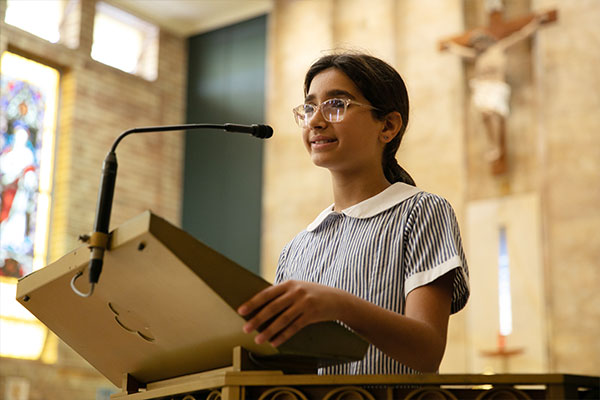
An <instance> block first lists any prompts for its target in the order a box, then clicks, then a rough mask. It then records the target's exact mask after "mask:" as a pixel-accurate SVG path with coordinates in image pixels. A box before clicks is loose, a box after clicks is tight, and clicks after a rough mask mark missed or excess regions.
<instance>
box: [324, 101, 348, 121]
mask: <svg viewBox="0 0 600 400" xmlns="http://www.w3.org/2000/svg"><path fill="white" fill-rule="evenodd" d="M322 110H323V116H324V117H325V119H326V120H327V121H329V122H340V121H341V120H343V119H344V113H345V111H346V103H345V102H344V100H341V99H331V100H327V101H326V102H324V103H323V107H322Z"/></svg>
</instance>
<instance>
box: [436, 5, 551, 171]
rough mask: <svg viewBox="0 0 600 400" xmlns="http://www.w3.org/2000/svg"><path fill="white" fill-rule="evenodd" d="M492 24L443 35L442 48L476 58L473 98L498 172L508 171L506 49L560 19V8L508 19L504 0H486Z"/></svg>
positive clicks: (493, 168) (487, 157)
mask: <svg viewBox="0 0 600 400" xmlns="http://www.w3.org/2000/svg"><path fill="white" fill-rule="evenodd" d="M486 9H487V10H488V11H489V24H488V26H484V27H479V28H475V29H471V30H469V31H467V32H465V33H463V34H461V35H459V36H453V37H450V38H446V39H442V40H441V41H440V42H439V46H440V50H441V51H450V52H452V53H454V54H457V55H459V56H461V57H462V58H464V59H467V60H470V61H472V62H474V76H473V78H471V79H470V80H469V87H470V89H471V100H472V102H473V105H474V107H475V109H476V110H477V111H478V112H479V114H480V115H481V118H482V122H483V125H484V127H485V131H486V137H487V139H488V143H489V150H488V151H487V152H486V159H487V160H488V161H489V162H490V165H491V170H492V173H493V174H494V175H500V174H503V173H505V172H506V168H507V165H506V164H507V161H506V119H507V118H508V116H509V113H510V108H509V102H510V91H511V89H510V86H509V85H508V84H507V83H506V61H507V55H506V51H507V49H508V48H509V47H511V46H512V45H514V44H516V43H518V42H520V41H521V40H524V39H526V38H527V37H529V36H531V35H533V34H534V33H535V32H536V31H537V30H538V28H539V27H540V25H541V24H546V23H549V22H553V21H556V19H557V11H556V10H551V11H547V12H543V13H532V14H529V15H525V16H523V17H520V18H516V19H513V20H509V21H505V20H504V18H503V17H502V2H501V1H500V0H486Z"/></svg>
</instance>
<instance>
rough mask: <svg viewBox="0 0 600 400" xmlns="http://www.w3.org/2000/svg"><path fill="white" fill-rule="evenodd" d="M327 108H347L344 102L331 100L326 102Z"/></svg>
mask: <svg viewBox="0 0 600 400" xmlns="http://www.w3.org/2000/svg"><path fill="white" fill-rule="evenodd" d="M326 106H327V107H331V108H335V109H343V108H344V106H345V103H344V100H342V99H331V100H327V101H326Z"/></svg>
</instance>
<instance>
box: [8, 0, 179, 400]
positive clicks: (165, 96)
mask: <svg viewBox="0 0 600 400" xmlns="http://www.w3.org/2000/svg"><path fill="white" fill-rule="evenodd" d="M5 9H6V1H5V0H0V21H1V22H0V32H1V33H0V52H3V51H6V50H9V51H11V52H14V53H17V54H20V55H22V56H25V57H28V58H31V59H34V60H36V61H39V62H42V63H46V64H48V65H50V66H52V67H56V68H58V69H59V70H60V72H61V84H60V103H59V118H58V129H57V136H56V142H55V170H54V186H53V203H52V215H51V227H50V238H49V245H48V246H49V247H48V253H49V260H48V261H49V262H51V261H54V260H55V259H57V258H59V257H60V256H62V255H64V254H65V253H67V252H69V251H71V250H72V249H74V248H75V247H77V246H79V244H78V242H77V237H78V235H79V234H82V233H87V232H90V231H91V230H92V225H93V220H94V214H95V208H96V197H97V193H98V186H99V182H100V174H101V167H102V161H103V159H104V157H105V155H106V153H107V152H108V150H109V149H110V146H111V144H112V143H113V141H114V139H116V137H117V136H118V135H119V134H120V133H121V132H123V131H125V130H127V129H130V128H134V127H138V126H148V125H161V124H178V123H183V122H184V118H185V86H186V74H187V68H186V67H187V44H186V43H187V42H186V40H185V39H183V38H180V37H177V36H174V35H172V34H170V33H168V32H164V31H161V34H160V39H159V40H160V44H159V46H160V48H159V65H158V68H159V73H158V78H157V80H156V81H153V82H150V81H146V80H145V79H143V78H140V77H137V76H133V75H130V74H127V73H125V72H122V71H120V70H117V69H114V68H112V67H109V66H106V65H104V64H101V63H99V62H96V61H94V60H92V58H91V57H90V50H91V45H92V34H93V21H94V12H95V0H81V16H80V18H79V23H80V28H81V29H80V32H79V38H78V39H79V46H78V47H77V48H75V49H71V48H68V47H66V46H64V45H61V44H52V43H49V42H47V41H45V40H43V39H40V38H38V37H36V36H34V35H31V34H29V33H27V32H24V31H22V30H20V29H18V28H15V27H13V26H10V25H6V24H5V23H4V12H5ZM75 20H77V19H75ZM76 42H77V41H76V40H75V43H76ZM69 43H72V41H69ZM183 148H184V137H183V134H182V133H151V134H145V135H133V136H130V137H128V138H126V139H125V140H124V141H123V142H122V143H121V144H120V145H119V147H118V149H117V152H116V154H117V158H118V162H119V173H118V177H117V185H116V191H115V197H114V205H113V211H112V218H111V227H115V226H117V225H119V224H121V223H123V222H124V221H126V220H127V219H130V218H132V217H134V216H136V215H138V214H139V213H141V212H143V211H144V210H147V209H151V210H152V211H154V212H155V213H157V214H158V215H160V216H162V217H164V218H166V219H167V220H169V221H171V222H173V223H175V224H177V225H179V222H180V219H181V196H182V187H183V185H182V165H183V164H182V163H183ZM10 376H21V377H25V378H27V379H28V380H29V381H30V384H31V392H30V399H31V400H37V399H61V400H62V399H93V398H95V393H96V389H97V388H98V387H102V386H108V387H110V386H111V385H110V383H109V382H108V381H106V380H104V378H102V377H101V376H100V375H99V374H98V373H97V372H95V370H94V369H93V368H91V367H90V366H89V364H87V363H86V362H85V361H83V360H82V359H80V358H79V356H77V355H76V354H75V353H74V352H73V351H72V350H70V349H69V348H68V347H67V346H66V345H64V344H63V343H59V348H58V363H57V364H56V365H45V364H42V363H41V362H31V361H22V360H12V359H2V362H0V378H2V379H0V393H1V394H0V397H2V396H3V395H4V390H5V382H6V381H7V377H10Z"/></svg>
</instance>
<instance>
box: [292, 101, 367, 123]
mask: <svg viewBox="0 0 600 400" xmlns="http://www.w3.org/2000/svg"><path fill="white" fill-rule="evenodd" d="M350 104H354V105H356V106H362V107H368V108H370V109H372V110H377V108H376V107H373V106H370V105H368V104H362V103H359V102H357V101H354V100H350V99H329V100H325V101H324V102H322V103H321V104H319V105H318V106H316V105H314V104H309V103H305V104H301V105H299V106H298V107H295V108H294V109H292V111H293V112H294V119H295V120H296V123H297V124H298V126H299V127H300V128H305V127H307V126H308V123H309V122H310V120H311V119H312V117H313V116H314V115H315V113H316V112H317V110H318V109H319V108H320V109H321V114H323V118H325V121H328V122H333V123H336V122H341V121H342V120H343V119H344V117H345V116H346V110H347V109H348V106H349V105H350Z"/></svg>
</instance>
